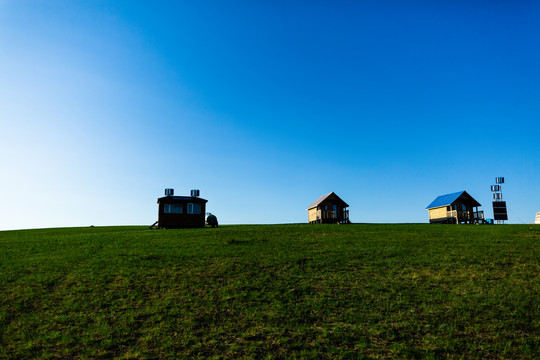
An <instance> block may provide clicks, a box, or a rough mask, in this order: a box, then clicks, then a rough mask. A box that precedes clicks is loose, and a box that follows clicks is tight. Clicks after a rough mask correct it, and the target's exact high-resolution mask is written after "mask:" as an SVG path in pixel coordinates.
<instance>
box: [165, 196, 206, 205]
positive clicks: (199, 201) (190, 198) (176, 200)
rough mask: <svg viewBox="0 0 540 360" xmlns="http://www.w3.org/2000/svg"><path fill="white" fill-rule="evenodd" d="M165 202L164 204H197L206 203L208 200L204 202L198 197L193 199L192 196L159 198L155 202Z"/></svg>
mask: <svg viewBox="0 0 540 360" xmlns="http://www.w3.org/2000/svg"><path fill="white" fill-rule="evenodd" d="M164 200H166V201H165V202H170V201H171V202H182V201H191V202H198V203H207V202H208V200H205V199H203V198H200V197H193V196H164V197H160V198H159V199H158V200H157V202H158V204H159V203H160V202H162V201H164Z"/></svg>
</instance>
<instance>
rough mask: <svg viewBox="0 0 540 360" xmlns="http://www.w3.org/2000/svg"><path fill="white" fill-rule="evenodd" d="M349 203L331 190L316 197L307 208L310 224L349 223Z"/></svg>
mask: <svg viewBox="0 0 540 360" xmlns="http://www.w3.org/2000/svg"><path fill="white" fill-rule="evenodd" d="M348 207H349V205H348V204H347V203H346V202H345V201H343V200H341V198H340V197H339V196H337V195H336V194H335V193H333V192H331V193H330V194H326V195H323V196H321V197H320V198H318V199H317V200H316V201H315V202H314V203H313V204H311V205H310V206H309V207H308V208H307V210H308V221H309V222H310V223H311V224H349V223H350V220H349V210H348V209H347V208H348Z"/></svg>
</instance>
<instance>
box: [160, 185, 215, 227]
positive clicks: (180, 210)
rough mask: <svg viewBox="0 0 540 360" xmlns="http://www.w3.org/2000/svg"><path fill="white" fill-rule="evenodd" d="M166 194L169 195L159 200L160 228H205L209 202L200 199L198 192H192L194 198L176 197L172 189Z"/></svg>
mask: <svg viewBox="0 0 540 360" xmlns="http://www.w3.org/2000/svg"><path fill="white" fill-rule="evenodd" d="M165 193H166V194H168V195H167V196H164V197H161V198H159V199H158V200H157V203H158V205H159V214H158V225H157V226H158V227H160V228H166V229H178V228H194V227H204V226H205V224H206V219H205V213H206V203H207V202H208V200H205V199H202V198H200V197H199V191H198V190H192V191H191V195H192V196H174V195H173V194H174V191H172V189H167V190H166V191H165Z"/></svg>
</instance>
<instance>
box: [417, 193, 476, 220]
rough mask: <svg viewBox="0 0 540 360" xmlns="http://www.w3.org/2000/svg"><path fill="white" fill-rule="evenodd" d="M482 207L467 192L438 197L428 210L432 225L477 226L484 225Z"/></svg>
mask: <svg viewBox="0 0 540 360" xmlns="http://www.w3.org/2000/svg"><path fill="white" fill-rule="evenodd" d="M479 206H482V205H480V203H479V202H478V201H476V200H475V199H474V198H473V197H472V196H471V195H469V194H468V193H467V192H466V191H458V192H455V193H452V194H446V195H441V196H438V197H437V198H436V199H435V200H433V201H432V202H431V204H429V205H428V206H427V207H426V209H427V210H428V212H429V222H430V223H432V224H433V223H442V224H475V223H484V212H483V211H479V210H478V207H479Z"/></svg>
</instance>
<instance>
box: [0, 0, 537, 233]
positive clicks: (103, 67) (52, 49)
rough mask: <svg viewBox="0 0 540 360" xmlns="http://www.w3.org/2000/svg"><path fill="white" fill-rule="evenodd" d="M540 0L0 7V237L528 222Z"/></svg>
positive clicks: (533, 190) (532, 197) (21, 0)
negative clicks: (181, 204)
mask: <svg viewBox="0 0 540 360" xmlns="http://www.w3.org/2000/svg"><path fill="white" fill-rule="evenodd" d="M539 24H540V2H538V1H519V0H516V1H474V0H470V1H435V2H434V1H406V2H403V1H384V0H383V1H359V2H358V1H335V0H334V1H291V0H288V1H280V0H278V1H276V0H273V1H255V2H254V1H234V0H232V1H170V2H168V1H160V2H149V1H105V0H102V1H71V0H64V1H56V0H50V1H26V0H13V1H12V0H0V165H1V177H0V229H2V230H5V229H20V228H39V227H63V226H89V225H96V226H100V225H128V224H135V225H139V224H140V225H150V224H152V223H153V222H154V221H156V220H157V204H156V199H157V198H158V197H161V196H163V190H164V189H165V188H167V187H171V188H174V189H175V194H176V195H188V194H189V191H190V190H191V189H200V190H201V197H203V198H205V199H208V200H209V202H208V204H207V210H208V211H210V212H212V213H214V214H216V215H217V217H218V219H219V221H220V223H221V224H254V223H268V224H272V223H293V222H307V210H306V208H307V206H309V205H310V204H311V203H312V202H313V201H315V200H316V199H317V198H318V197H319V196H321V195H324V194H326V193H329V192H332V191H334V192H336V193H337V194H338V195H339V196H340V197H341V198H343V199H344V200H345V201H346V202H348V203H349V205H350V216H351V220H352V221H353V222H377V223H382V222H428V214H427V211H426V210H425V207H426V206H427V205H428V204H429V203H431V201H432V200H433V199H434V198H435V197H437V196H438V195H441V194H446V193H452V192H456V191H461V190H466V191H467V192H469V193H470V194H471V195H472V196H473V197H474V198H475V199H477V200H478V201H479V202H480V203H482V204H483V207H482V209H483V210H484V211H485V215H486V217H488V218H489V217H492V214H493V213H492V209H491V200H492V193H491V191H490V185H492V184H494V181H495V177H497V176H504V177H505V179H506V183H505V184H504V186H503V196H504V200H506V201H507V202H508V209H509V223H532V222H534V215H535V212H536V211H540V26H539Z"/></svg>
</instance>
